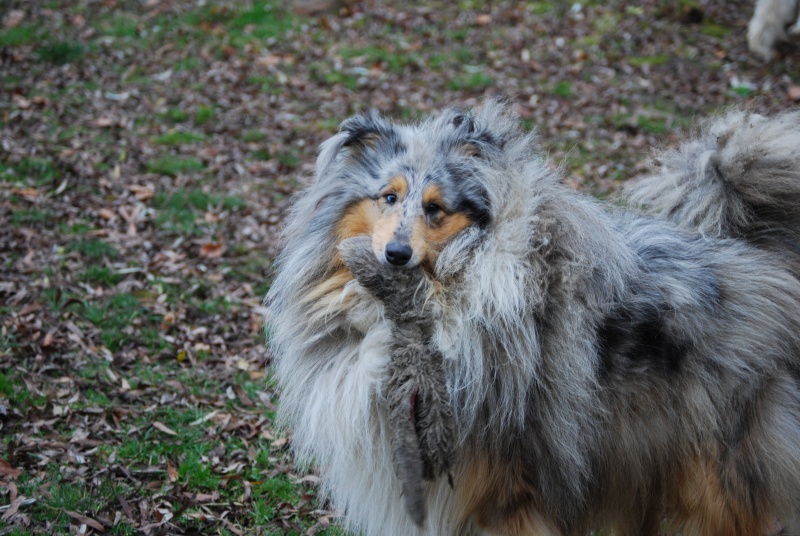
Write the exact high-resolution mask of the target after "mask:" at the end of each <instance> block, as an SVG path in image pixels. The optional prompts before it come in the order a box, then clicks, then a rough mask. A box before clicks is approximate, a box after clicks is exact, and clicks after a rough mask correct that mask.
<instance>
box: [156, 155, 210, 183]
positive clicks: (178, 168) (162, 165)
mask: <svg viewBox="0 0 800 536" xmlns="http://www.w3.org/2000/svg"><path fill="white" fill-rule="evenodd" d="M204 168H205V166H204V165H203V163H202V162H200V160H198V159H197V158H193V157H189V156H178V155H172V154H162V155H161V156H157V157H155V158H153V159H152V160H150V161H149V162H147V171H149V172H150V173H158V174H160V175H169V176H170V177H176V176H178V175H183V174H188V173H196V172H198V171H201V170H203V169H204Z"/></svg>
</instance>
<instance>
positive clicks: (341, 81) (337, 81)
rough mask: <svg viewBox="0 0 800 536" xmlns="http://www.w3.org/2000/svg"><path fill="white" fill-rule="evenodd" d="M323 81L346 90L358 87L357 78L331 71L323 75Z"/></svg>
mask: <svg viewBox="0 0 800 536" xmlns="http://www.w3.org/2000/svg"><path fill="white" fill-rule="evenodd" d="M323 79H324V80H325V82H326V83H328V84H331V85H342V86H344V87H346V88H347V89H356V88H357V87H358V77H357V76H355V75H353V74H350V73H344V72H341V71H331V72H327V73H325V75H324V77H323Z"/></svg>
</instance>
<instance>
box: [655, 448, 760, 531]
mask: <svg viewBox="0 0 800 536" xmlns="http://www.w3.org/2000/svg"><path fill="white" fill-rule="evenodd" d="M717 459H718V457H717V456H706V457H701V456H699V455H698V456H696V457H695V459H694V460H691V461H687V463H686V464H685V465H684V467H683V468H682V470H681V473H680V474H679V475H678V476H677V478H676V479H675V481H674V482H673V485H674V489H673V490H670V491H668V495H667V496H668V497H670V496H671V497H675V498H676V499H675V501H674V503H673V504H672V505H670V506H672V508H670V510H671V511H670V512H668V518H671V519H669V521H670V524H671V525H674V528H675V529H676V530H677V529H682V534H684V535H685V536H731V535H746V534H747V535H750V534H752V535H766V534H771V525H772V524H773V518H772V517H771V516H769V515H768V514H767V513H766V511H765V508H764V505H763V504H760V505H749V504H747V502H748V501H747V499H746V498H745V497H744V496H742V497H734V496H733V495H732V493H731V492H730V491H731V490H726V489H725V488H726V486H725V485H724V484H723V483H722V482H721V481H720V474H719V471H720V468H719V466H718V462H716V460H717ZM746 494H747V490H742V495H746Z"/></svg>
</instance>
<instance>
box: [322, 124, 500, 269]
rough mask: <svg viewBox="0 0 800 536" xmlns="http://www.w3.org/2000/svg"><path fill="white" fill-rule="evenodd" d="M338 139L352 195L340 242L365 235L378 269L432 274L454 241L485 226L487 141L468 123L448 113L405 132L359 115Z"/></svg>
mask: <svg viewBox="0 0 800 536" xmlns="http://www.w3.org/2000/svg"><path fill="white" fill-rule="evenodd" d="M338 136H340V137H341V138H340V144H341V148H340V151H341V154H339V155H338V157H337V161H336V163H335V164H336V165H334V166H332V167H334V168H335V170H336V171H335V173H334V174H335V175H336V176H337V177H338V178H337V180H339V181H341V186H342V188H343V189H345V190H347V192H348V193H350V195H348V196H347V197H346V202H345V203H344V209H343V211H342V212H341V216H340V217H339V219H338V223H337V224H336V227H335V240H336V241H341V240H344V239H347V238H350V237H353V236H358V235H368V236H370V237H371V238H372V250H373V252H374V253H375V256H376V257H377V259H378V260H379V261H380V262H382V263H385V264H389V265H393V266H396V267H404V268H413V267H417V266H420V265H422V266H423V267H424V268H426V269H429V270H432V269H433V266H434V265H435V263H436V259H437V257H438V254H439V252H440V251H441V250H442V248H443V247H444V246H445V245H447V243H448V242H449V241H450V240H451V239H452V238H453V237H454V236H456V235H458V234H459V233H460V232H461V231H463V230H464V229H466V228H468V227H470V226H472V225H481V226H484V225H486V224H487V223H488V221H489V219H490V215H489V203H488V201H487V196H486V192H485V189H484V187H483V180H485V179H483V177H482V176H481V174H480V173H479V171H478V168H479V166H478V165H477V162H478V160H479V159H480V158H481V157H482V155H483V151H484V150H485V148H484V147H482V145H485V144H486V143H487V142H488V141H489V138H488V137H487V136H485V135H484V136H481V135H478V133H477V132H476V129H475V125H474V123H473V120H472V119H471V118H468V117H466V116H464V115H458V114H456V115H453V114H451V115H450V116H449V117H442V118H439V119H437V120H435V121H431V122H428V123H423V124H422V125H420V126H417V127H405V126H396V125H392V124H390V123H388V122H386V121H384V120H383V119H381V118H380V117H378V116H377V115H374V114H373V115H371V116H357V117H355V118H352V119H350V120H348V121H347V122H345V123H344V124H343V126H342V133H341V134H339V135H338ZM344 136H346V137H344ZM323 148H324V146H323ZM321 158H323V155H322V154H321Z"/></svg>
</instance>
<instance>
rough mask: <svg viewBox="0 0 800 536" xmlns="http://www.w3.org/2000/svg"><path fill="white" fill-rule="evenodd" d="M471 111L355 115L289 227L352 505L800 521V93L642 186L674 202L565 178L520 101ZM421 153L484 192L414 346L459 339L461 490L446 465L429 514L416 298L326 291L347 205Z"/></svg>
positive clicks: (588, 524)
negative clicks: (585, 192) (609, 201)
mask: <svg viewBox="0 0 800 536" xmlns="http://www.w3.org/2000/svg"><path fill="white" fill-rule="evenodd" d="M462 117H464V116H461V115H459V114H458V113H457V112H455V111H446V112H445V113H443V114H442V115H441V116H440V117H438V118H435V119H431V120H428V121H426V122H424V123H422V124H419V125H415V126H400V125H392V124H390V123H388V122H386V121H385V120H383V119H382V118H380V117H378V116H376V115H371V116H365V117H357V118H355V119H352V120H350V121H348V122H346V123H345V124H344V126H343V131H342V132H341V133H340V134H337V135H336V136H334V137H333V138H332V139H331V140H329V141H328V142H326V143H325V144H323V146H322V148H321V152H320V157H319V160H318V174H317V176H316V178H315V181H314V183H313V184H311V185H310V186H309V187H308V188H307V189H306V190H305V191H304V192H303V193H302V194H301V195H300V196H299V198H298V200H297V202H296V204H295V206H294V209H293V212H292V214H291V215H290V218H289V222H288V224H287V228H286V231H285V235H284V238H285V241H286V246H285V249H284V252H283V253H282V255H281V257H280V259H279V262H278V274H277V277H276V279H275V282H274V283H273V286H272V288H271V290H270V294H269V296H268V304H269V309H270V326H271V330H272V331H271V338H270V348H271V350H272V353H273V363H274V373H275V376H276V378H277V379H278V381H279V385H280V387H281V404H280V414H281V416H282V418H283V420H284V422H285V423H286V424H287V425H289V426H291V427H292V429H293V431H294V436H293V441H292V445H293V448H294V451H295V453H296V455H297V457H298V460H299V461H301V462H306V463H308V462H311V461H312V460H313V461H314V463H315V464H316V465H317V467H318V468H319V470H320V473H321V475H322V478H323V483H324V486H325V489H326V490H328V491H329V492H330V493H331V496H332V498H333V501H334V503H335V504H336V506H337V507H338V508H339V509H340V510H341V511H342V512H343V513H344V516H345V525H346V527H347V528H348V529H350V530H352V531H353V532H356V533H358V532H362V533H365V534H370V535H372V534H376V535H377V534H393V535H404V534H431V535H439V534H452V535H460V534H466V535H470V534H472V535H477V534H529V533H533V534H564V535H573V534H574V535H580V534H585V533H586V532H587V531H588V530H592V529H605V530H610V531H612V532H613V533H614V534H655V533H656V532H657V531H658V530H659V528H660V526H661V524H662V521H664V522H666V523H668V526H669V527H670V528H671V529H672V530H676V531H681V532H682V534H684V535H686V536H691V535H695V536H701V535H702V536H706V535H719V536H722V535H723V534H759V533H760V534H768V533H769V531H771V530H774V529H775V527H776V526H782V527H783V528H784V529H785V534H800V528H799V527H798V524H797V522H798V520H800V499H798V497H800V366H799V365H800V359H799V358H798V356H799V355H800V283H798V279H797V274H798V271H797V269H796V267H797V265H798V245H797V243H798V241H797V233H798V231H800V228H798V219H797V214H798V212H797V211H798V208H797V206H798V205H797V204H796V203H795V200H796V196H797V193H798V192H800V182H799V181H798V177H797V174H798V169H800V160H799V158H800V156H798V155H799V154H800V153H799V152H798V147H800V121H799V120H798V115H797V112H790V113H786V114H783V115H778V116H775V117H769V118H767V117H758V116H751V115H747V114H744V113H740V112H732V113H730V114H728V115H725V116H722V117H720V118H718V119H716V120H714V121H712V122H711V123H710V124H708V125H706V127H705V128H704V130H703V131H702V133H701V134H700V135H699V136H698V137H697V138H696V139H694V140H692V141H689V142H687V144H686V145H684V146H683V147H682V148H681V149H679V150H678V151H677V152H672V153H667V154H666V155H664V156H663V157H662V158H661V159H660V161H661V162H662V164H661V166H660V167H657V169H656V170H655V172H654V174H653V176H651V177H650V178H648V179H646V180H645V181H643V182H642V183H641V184H640V185H639V186H637V187H636V189H634V190H633V192H632V200H633V201H635V202H645V203H647V204H648V205H650V211H651V214H647V213H643V212H637V211H633V210H621V209H617V208H612V207H608V206H602V205H601V204H600V203H599V202H598V201H596V200H593V199H590V198H587V197H584V196H582V195H580V194H579V193H577V192H575V191H572V190H570V189H568V188H566V187H565V186H563V185H562V184H561V182H560V178H559V177H558V175H557V174H555V173H553V172H552V171H551V168H550V167H549V166H548V165H547V163H546V162H545V161H544V160H543V159H542V158H540V157H538V156H536V153H535V151H534V146H533V141H534V140H533V137H532V136H531V135H529V134H524V133H522V132H520V130H519V128H518V126H517V120H516V118H514V117H513V116H511V115H510V114H509V113H508V111H507V110H506V109H505V108H504V107H503V106H502V105H501V104H498V103H494V102H489V103H486V104H485V105H484V107H483V108H482V109H480V110H478V111H475V112H472V113H471V114H469V115H467V116H466V117H467V118H468V119H469V120H468V121H465V120H463V119H459V118H462ZM365 133H366V134H365ZM365 135H367V136H369V143H363V142H362V141H360V140H363V139H364V136H365ZM464 143H470V144H472V145H474V146H476V147H478V151H477V155H476V154H473V153H469V154H465V153H464V152H463V151H459V150H458V148H459V147H461V146H462V145H463V144H464ZM398 170H402V172H403V173H405V174H406V175H407V176H408V177H409V188H410V189H411V190H415V191H416V189H418V188H421V187H422V185H423V184H426V181H431V180H433V181H440V182H439V184H440V185H441V186H442V188H443V190H445V191H448V192H451V193H452V195H454V196H461V197H460V198H461V199H466V200H467V201H468V202H465V203H466V204H465V205H464V206H469V207H473V208H475V211H476V212H475V213H476V214H482V216H481V220H480V224H478V223H476V224H475V225H473V226H472V227H469V228H467V229H465V230H464V231H463V232H461V233H460V234H459V235H457V236H455V237H454V238H453V239H452V240H451V241H450V243H449V244H448V245H447V247H446V248H445V249H444V250H443V251H442V252H441V254H440V255H439V257H438V261H437V263H436V266H435V270H434V273H433V274H432V276H433V279H432V280H431V285H430V286H426V287H425V290H424V292H423V293H422V295H424V300H425V301H424V307H430V310H431V313H430V316H425V315H423V316H424V317H425V318H432V319H433V320H432V322H429V324H430V325H429V326H426V325H425V323H423V325H422V327H421V328H420V329H423V330H424V331H430V333H429V335H426V336H425V337H424V339H425V340H426V341H428V342H427V344H429V345H430V346H431V348H430V349H412V350H411V353H412V355H413V356H417V357H411V358H410V359H413V360H416V362H419V359H418V357H419V356H422V355H431V356H435V355H440V356H441V363H442V370H443V374H444V382H445V384H446V387H447V393H448V394H449V400H450V406H451V407H450V409H451V411H452V422H454V423H455V427H456V431H455V433H456V437H455V439H454V441H453V442H452V444H453V445H454V447H453V448H454V453H455V456H454V458H453V466H452V468H451V472H452V475H453V487H452V488H451V487H450V485H449V483H448V482H447V481H446V479H443V478H436V479H434V480H433V481H431V482H426V483H425V484H424V490H423V493H424V505H425V507H427V513H428V516H427V520H426V522H425V524H424V525H423V526H422V527H420V526H418V525H417V524H415V522H414V520H412V519H411V517H410V516H409V515H408V514H407V512H406V509H405V507H404V505H403V500H402V499H401V496H402V492H403V488H404V484H408V482H412V481H416V482H419V478H418V477H416V476H414V477H403V476H402V474H401V475H398V474H397V473H398V472H399V473H402V469H401V470H400V471H398V469H397V467H398V465H400V466H404V464H406V463H407V462H400V464H398V462H397V461H396V460H395V461H393V459H394V458H393V457H394V456H396V453H397V451H398V447H397V442H396V441H397V440H396V439H394V438H395V434H396V433H397V426H396V423H397V422H398V419H399V420H401V421H402V419H400V418H399V417H397V416H395V415H393V414H392V411H391V410H389V411H387V407H388V405H389V404H388V403H387V401H388V400H391V398H392V396H393V394H392V391H393V390H394V392H395V395H394V396H396V393H397V392H400V390H399V389H396V388H395V387H389V386H387V378H389V377H391V376H393V375H394V374H396V373H397V371H402V370H409V368H408V367H406V366H405V365H401V366H399V367H396V368H395V369H394V372H393V371H392V367H393V365H392V358H391V357H390V355H391V354H393V352H397V351H398V345H397V343H398V341H401V342H402V339H403V337H404V336H403V335H402V334H400V336H399V337H398V332H397V330H396V325H397V324H396V323H395V322H394V321H393V320H392V317H393V315H395V313H393V312H391V307H388V308H387V304H388V303H389V301H390V300H386V299H383V300H382V299H380V298H379V297H378V296H376V295H375V294H374V292H375V289H371V290H370V288H371V287H370V285H369V284H367V288H365V286H364V285H362V284H361V283H359V282H358V281H356V280H352V281H350V282H348V283H346V284H344V285H342V286H341V287H336V288H335V289H333V290H332V291H330V292H327V291H326V294H325V295H324V296H321V295H319V294H318V289H319V288H320V287H319V285H320V284H321V283H322V282H324V281H327V280H329V278H330V277H332V275H333V273H334V272H333V270H334V269H333V268H332V267H331V266H332V262H333V261H332V259H333V258H334V255H335V253H336V251H337V250H336V248H337V243H336V242H337V240H336V238H335V236H334V229H335V227H336V224H337V222H338V221H339V219H340V217H341V215H342V214H343V211H344V210H345V209H346V207H348V206H350V204H352V203H353V202H355V201H357V200H359V199H363V198H365V197H370V196H374V195H376V191H377V190H378V189H379V185H380V184H381V183H383V182H384V181H385V180H386V179H387V178H388V177H391V176H393V175H395V174H396V173H398V172H399V171H398ZM481 203H483V205H481ZM414 270H419V269H418V268H414ZM402 277H407V276H405V275H404V276H402ZM403 285H405V286H406V287H407V288H408V289H410V288H412V287H413V288H414V289H418V288H419V287H418V283H413V284H412V283H409V282H406V283H404V284H403ZM415 285H417V286H415ZM401 286H402V285H401ZM326 288H327V287H326ZM415 292H416V290H415ZM378 294H379V292H378ZM408 340H409V341H414V340H416V341H419V340H420V335H419V333H417V334H416V335H412V336H411V337H410V338H409V339H408ZM398 355H399V354H398ZM436 359H438V357H437V358H436ZM396 363H399V361H396ZM411 368H413V367H411ZM434 370H435V369H434ZM426 374H427V373H426ZM401 383H402V382H401ZM435 383H436V382H434V384H435ZM433 391H434V392H435V391H436V389H435V388H434V389H433ZM403 397H405V394H403ZM403 411H405V410H403ZM443 420H445V421H446V420H447V419H446V418H443ZM405 437H406V438H408V437H410V434H409V433H408V430H407V429H406V432H405ZM418 439H419V436H418ZM444 443H447V441H445V442H444ZM409 445H412V446H410V447H409V449H410V450H412V451H413V443H409ZM442 451H443V452H444V451H446V449H445V450H442ZM431 452H437V448H433V449H432V450H431ZM404 456H405V457H406V458H407V459H412V460H413V459H414V457H415V455H414V454H413V453H412V454H411V455H404ZM422 456H423V454H420V457H422ZM417 459H418V458H417ZM444 465H446V464H442V465H440V466H439V467H443V466H444ZM408 466H410V462H409V465H408ZM695 466H696V469H695ZM479 467H486V468H488V469H487V471H488V473H486V475H485V476H486V478H484V479H481V478H476V477H474V471H476V468H479ZM416 474H417V475H418V474H419V473H416ZM471 475H472V476H471ZM483 484H486V485H487V486H489V487H488V488H487V490H488V492H487V493H486V494H484V495H480V494H478V495H479V496H478V498H477V499H476V498H475V497H474V496H470V498H469V500H468V499H466V498H465V496H464V495H463V493H464V492H465V491H466V490H467V486H473V487H475V486H478V487H480V486H481V485H483ZM476 489H477V488H476ZM704 494H705V495H704ZM704 497H710V499H709V500H708V501H705V502H704V500H705V499H704ZM473 499H474V500H473ZM467 502H469V504H466V503H467ZM706 503H708V504H706ZM712 503H713V507H712V506H710V505H712ZM704 505H705V506H704ZM414 508H418V507H416V506H415V507H414ZM753 527H756V529H753ZM748 531H749V532H748Z"/></svg>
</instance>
